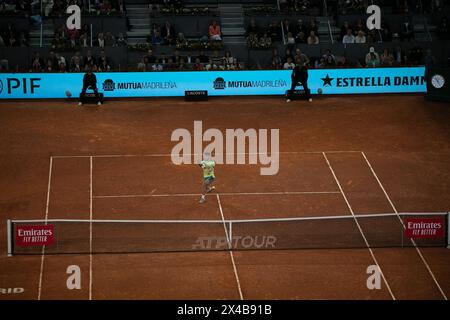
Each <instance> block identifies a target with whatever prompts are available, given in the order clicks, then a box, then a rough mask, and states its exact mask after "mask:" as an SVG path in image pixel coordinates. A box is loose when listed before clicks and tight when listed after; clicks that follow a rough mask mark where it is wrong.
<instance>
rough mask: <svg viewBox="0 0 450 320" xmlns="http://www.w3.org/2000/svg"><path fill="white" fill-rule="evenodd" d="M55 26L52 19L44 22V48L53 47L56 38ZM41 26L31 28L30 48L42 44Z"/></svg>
mask: <svg viewBox="0 0 450 320" xmlns="http://www.w3.org/2000/svg"><path fill="white" fill-rule="evenodd" d="M54 34H55V31H54V25H53V20H52V19H47V20H44V21H43V25H42V46H43V47H48V46H50V45H51V43H52V40H53V37H54ZM40 39H41V25H36V26H33V27H31V29H30V33H29V39H28V44H29V45H30V47H39V46H40V44H41V40H40Z"/></svg>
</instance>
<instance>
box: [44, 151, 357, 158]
mask: <svg viewBox="0 0 450 320" xmlns="http://www.w3.org/2000/svg"><path fill="white" fill-rule="evenodd" d="M268 153H270V154H322V153H323V151H281V152H273V153H271V152H268ZM326 153H361V151H356V150H333V151H326ZM227 154H235V155H242V154H244V155H255V154H257V155H259V154H264V155H265V154H266V153H260V152H233V153H230V152H228V153H226V152H225V153H223V155H227ZM185 155H186V156H196V155H199V154H198V153H186V154H185ZM170 156H172V154H171V153H149V154H99V155H94V154H92V155H59V156H53V158H90V157H92V158H121V157H124V158H125V157H170Z"/></svg>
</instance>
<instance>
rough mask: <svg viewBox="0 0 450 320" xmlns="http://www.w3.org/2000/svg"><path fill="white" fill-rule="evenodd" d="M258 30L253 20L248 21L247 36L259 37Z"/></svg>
mask: <svg viewBox="0 0 450 320" xmlns="http://www.w3.org/2000/svg"><path fill="white" fill-rule="evenodd" d="M259 32H260V31H259V28H258V26H257V25H256V22H255V19H251V20H250V24H249V25H248V26H247V36H249V35H250V34H255V35H259Z"/></svg>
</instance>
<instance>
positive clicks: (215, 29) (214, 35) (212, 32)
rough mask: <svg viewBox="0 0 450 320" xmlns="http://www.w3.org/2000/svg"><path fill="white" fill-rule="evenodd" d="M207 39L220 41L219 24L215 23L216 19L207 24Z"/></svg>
mask: <svg viewBox="0 0 450 320" xmlns="http://www.w3.org/2000/svg"><path fill="white" fill-rule="evenodd" d="M208 34H209V39H210V40H213V41H220V40H222V37H221V32H220V26H219V25H218V24H217V21H215V20H214V21H213V22H212V24H211V25H210V26H209V32H208Z"/></svg>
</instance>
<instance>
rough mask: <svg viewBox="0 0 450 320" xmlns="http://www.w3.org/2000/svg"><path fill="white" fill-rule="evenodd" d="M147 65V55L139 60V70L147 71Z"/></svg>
mask: <svg viewBox="0 0 450 320" xmlns="http://www.w3.org/2000/svg"><path fill="white" fill-rule="evenodd" d="M147 65H148V60H147V57H146V56H143V57H142V58H141V61H139V63H138V65H137V69H138V71H140V72H144V71H147Z"/></svg>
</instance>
